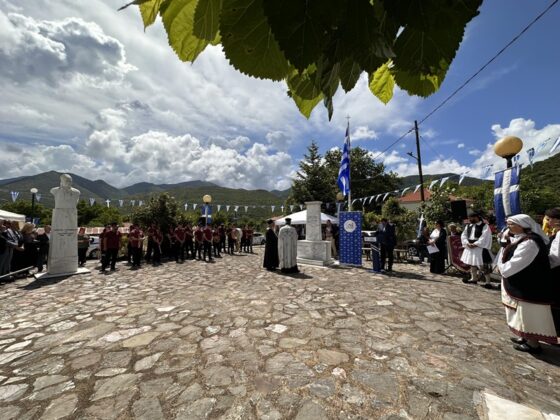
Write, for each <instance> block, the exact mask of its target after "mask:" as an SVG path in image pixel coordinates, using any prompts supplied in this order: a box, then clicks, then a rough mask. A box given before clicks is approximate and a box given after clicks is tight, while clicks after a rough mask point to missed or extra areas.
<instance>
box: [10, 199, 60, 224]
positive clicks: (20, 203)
mask: <svg viewBox="0 0 560 420" xmlns="http://www.w3.org/2000/svg"><path fill="white" fill-rule="evenodd" d="M31 207H32V206H31V202H30V201H27V200H25V201H24V200H17V201H15V202H13V203H6V204H3V205H2V207H1V208H2V209H3V210H6V211H9V212H12V213H18V214H23V215H25V216H27V217H31V213H33V217H34V218H39V223H40V224H42V225H48V224H50V223H51V217H52V210H51V209H47V208H45V207H43V205H41V204H38V203H35V207H34V208H33V212H32V211H31Z"/></svg>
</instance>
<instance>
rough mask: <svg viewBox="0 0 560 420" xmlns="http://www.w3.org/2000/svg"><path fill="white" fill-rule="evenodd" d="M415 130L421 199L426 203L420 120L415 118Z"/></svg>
mask: <svg viewBox="0 0 560 420" xmlns="http://www.w3.org/2000/svg"><path fill="white" fill-rule="evenodd" d="M414 131H415V132H416V157H417V159H416V161H417V162H418V175H419V177H420V200H422V203H424V201H425V198H424V176H423V175H422V157H421V156H420V135H419V134H418V121H416V120H414Z"/></svg>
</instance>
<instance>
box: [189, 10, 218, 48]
mask: <svg viewBox="0 0 560 420" xmlns="http://www.w3.org/2000/svg"><path fill="white" fill-rule="evenodd" d="M221 10H222V0H198V4H197V5H196V11H195V13H194V29H193V34H194V35H195V36H196V37H197V38H200V39H205V40H207V41H211V42H213V41H214V40H215V39H216V37H217V35H218V31H219V29H220V12H221Z"/></svg>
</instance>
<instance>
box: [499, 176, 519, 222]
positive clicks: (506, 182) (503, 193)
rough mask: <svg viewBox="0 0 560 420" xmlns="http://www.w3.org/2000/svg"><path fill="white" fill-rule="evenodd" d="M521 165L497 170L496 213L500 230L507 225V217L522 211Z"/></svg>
mask: <svg viewBox="0 0 560 420" xmlns="http://www.w3.org/2000/svg"><path fill="white" fill-rule="evenodd" d="M520 172H521V166H519V167H517V168H509V169H506V170H505V171H500V172H496V178H495V180H494V213H495V214H496V225H497V227H498V230H502V229H503V228H505V226H506V218H508V217H509V216H513V215H516V214H519V213H521V196H520V194H519V178H520Z"/></svg>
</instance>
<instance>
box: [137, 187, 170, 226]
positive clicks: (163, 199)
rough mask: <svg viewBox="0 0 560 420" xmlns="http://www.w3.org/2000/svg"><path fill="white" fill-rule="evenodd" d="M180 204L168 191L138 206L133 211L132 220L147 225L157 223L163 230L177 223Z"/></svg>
mask: <svg viewBox="0 0 560 420" xmlns="http://www.w3.org/2000/svg"><path fill="white" fill-rule="evenodd" d="M178 214H179V206H178V204H177V202H176V201H175V199H174V198H173V197H171V196H170V195H169V194H167V193H162V194H160V195H159V196H157V197H152V198H150V200H149V201H148V202H147V203H146V205H145V206H142V207H137V208H136V209H135V211H134V212H133V213H132V221H133V222H134V223H138V224H140V225H141V226H144V227H147V226H149V225H150V224H152V223H156V224H157V225H158V226H160V228H161V229H162V230H163V231H165V232H166V231H167V230H168V229H169V227H171V226H173V225H175V224H177V220H178V218H177V216H178Z"/></svg>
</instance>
